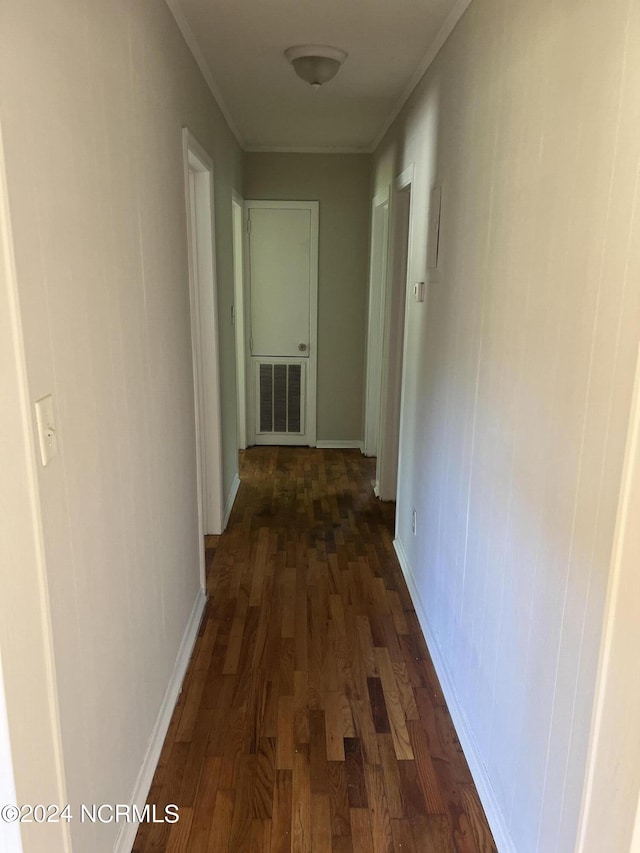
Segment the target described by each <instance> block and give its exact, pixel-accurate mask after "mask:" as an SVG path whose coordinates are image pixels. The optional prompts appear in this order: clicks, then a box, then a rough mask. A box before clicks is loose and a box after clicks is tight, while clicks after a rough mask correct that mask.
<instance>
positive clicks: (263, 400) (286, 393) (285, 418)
mask: <svg viewBox="0 0 640 853" xmlns="http://www.w3.org/2000/svg"><path fill="white" fill-rule="evenodd" d="M257 368H258V377H257V378H258V382H257V386H258V388H257V390H258V424H259V429H258V432H260V433H298V434H300V433H302V432H304V423H303V421H304V418H303V406H304V364H302V363H301V362H295V363H293V364H292V363H286V362H276V363H273V362H269V363H267V362H264V361H260V362H258V364H257Z"/></svg>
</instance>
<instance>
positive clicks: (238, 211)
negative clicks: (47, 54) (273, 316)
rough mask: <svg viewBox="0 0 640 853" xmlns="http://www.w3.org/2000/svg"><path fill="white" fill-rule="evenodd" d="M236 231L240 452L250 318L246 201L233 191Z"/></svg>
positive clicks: (244, 421)
mask: <svg viewBox="0 0 640 853" xmlns="http://www.w3.org/2000/svg"><path fill="white" fill-rule="evenodd" d="M231 220H232V231H233V292H234V297H233V324H234V330H235V341H236V395H237V402H238V449H239V450H246V447H247V435H248V433H247V342H246V339H247V335H246V331H245V330H246V328H247V315H246V310H245V307H246V298H245V293H246V283H245V269H246V258H245V253H246V249H247V246H246V240H245V238H244V235H245V233H246V213H245V205H244V199H243V197H242V196H241V195H240V193H239V192H237V191H236V190H234V189H232V190H231Z"/></svg>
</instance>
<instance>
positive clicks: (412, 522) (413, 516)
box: [411, 507, 418, 536]
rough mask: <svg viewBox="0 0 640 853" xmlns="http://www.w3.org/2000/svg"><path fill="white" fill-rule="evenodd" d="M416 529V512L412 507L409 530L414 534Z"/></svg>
mask: <svg viewBox="0 0 640 853" xmlns="http://www.w3.org/2000/svg"><path fill="white" fill-rule="evenodd" d="M417 529H418V513H417V512H416V508H415V507H414V508H413V509H412V510H411V532H412V533H413V535H414V536H415V535H416V531H417Z"/></svg>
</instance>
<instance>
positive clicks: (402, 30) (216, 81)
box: [166, 0, 471, 151]
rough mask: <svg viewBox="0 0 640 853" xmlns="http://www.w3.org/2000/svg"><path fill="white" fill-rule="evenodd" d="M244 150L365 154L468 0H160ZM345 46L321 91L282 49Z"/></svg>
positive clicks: (381, 132)
mask: <svg viewBox="0 0 640 853" xmlns="http://www.w3.org/2000/svg"><path fill="white" fill-rule="evenodd" d="M166 2H167V5H168V6H169V8H170V9H171V11H172V12H173V15H174V17H175V19H176V21H177V23H178V26H179V27H180V29H181V30H182V33H183V35H184V37H185V39H186V41H187V43H188V45H189V47H190V48H191V51H192V53H193V55H194V57H195V58H196V61H197V62H198V65H199V66H200V69H201V70H202V72H203V74H204V76H205V79H206V80H207V82H208V83H209V86H210V87H211V89H212V91H213V93H214V95H215V96H216V99H217V101H218V103H219V104H220V106H221V108H222V110H223V112H224V114H225V116H226V118H227V121H228V122H229V124H230V126H231V128H232V130H233V132H234V133H235V135H236V137H237V138H238V142H239V143H240V144H241V145H242V147H243V148H245V149H246V150H249V151H251V150H258V151H259V150H267V151H371V150H372V149H373V147H375V145H376V144H377V142H378V141H379V139H380V138H381V137H382V135H383V133H384V132H385V130H386V129H387V127H388V126H389V124H390V123H391V121H392V120H393V118H394V117H395V116H396V115H397V113H398V111H399V110H400V108H401V106H402V104H403V103H404V102H405V101H406V99H407V97H408V96H409V94H410V93H411V91H412V90H413V88H414V86H415V85H416V83H417V82H418V80H419V79H420V77H421V76H422V75H423V74H424V72H425V70H426V69H427V67H428V66H429V64H430V62H431V61H432V60H433V58H434V56H435V55H436V53H437V51H438V50H439V49H440V47H441V46H442V44H443V42H444V41H445V39H446V38H447V36H448V35H449V33H450V32H451V30H452V29H453V27H454V26H455V24H456V23H457V21H458V19H459V18H460V16H461V15H462V13H463V12H464V10H465V9H466V8H467V6H468V5H469V3H470V2H471V0H166ZM298 44H328V45H332V46H334V47H339V48H341V49H342V50H346V51H347V53H348V57H347V59H346V60H345V63H344V65H343V66H342V68H341V69H340V71H339V72H338V75H337V76H336V77H335V78H334V79H333V80H331V81H330V82H329V83H326V84H325V85H324V86H322V88H321V89H320V90H318V91H314V90H313V89H312V88H311V87H310V86H309V85H308V84H307V83H304V82H303V81H302V80H300V79H299V78H298V77H297V76H296V75H295V73H294V71H293V68H292V67H291V66H290V65H289V64H288V62H287V60H286V59H285V58H284V50H285V49H286V48H287V47H291V46H292V45H298Z"/></svg>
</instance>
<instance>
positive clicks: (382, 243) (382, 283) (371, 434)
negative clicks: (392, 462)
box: [363, 187, 391, 456]
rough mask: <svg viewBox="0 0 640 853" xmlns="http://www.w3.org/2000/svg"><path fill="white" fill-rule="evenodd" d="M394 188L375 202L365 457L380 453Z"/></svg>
mask: <svg viewBox="0 0 640 853" xmlns="http://www.w3.org/2000/svg"><path fill="white" fill-rule="evenodd" d="M390 195H391V192H390V187H387V188H386V190H385V191H384V192H383V193H380V194H379V195H377V196H375V197H374V199H373V200H372V202H371V238H370V247H369V304H368V311H367V342H366V345H367V350H366V367H365V370H366V376H365V402H364V442H363V453H364V454H365V456H376V455H377V453H378V437H379V433H378V429H379V426H380V406H381V399H382V396H381V395H382V347H383V340H384V294H385V291H386V279H387V273H388V259H389V234H390V228H389V213H390V211H389V207H390V204H389V202H390Z"/></svg>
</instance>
